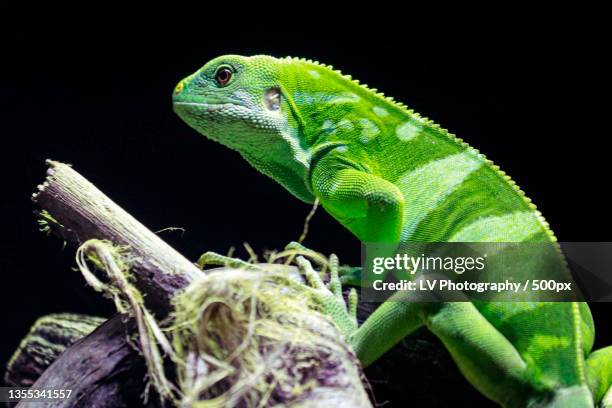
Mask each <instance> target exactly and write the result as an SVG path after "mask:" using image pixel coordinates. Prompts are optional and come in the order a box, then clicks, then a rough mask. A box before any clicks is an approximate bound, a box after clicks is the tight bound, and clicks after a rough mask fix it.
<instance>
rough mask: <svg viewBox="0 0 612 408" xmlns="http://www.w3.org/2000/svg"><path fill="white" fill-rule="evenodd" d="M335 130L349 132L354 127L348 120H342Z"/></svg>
mask: <svg viewBox="0 0 612 408" xmlns="http://www.w3.org/2000/svg"><path fill="white" fill-rule="evenodd" d="M336 128H337V129H342V130H346V131H347V132H350V131H351V130H353V129H354V128H355V126H353V124H352V123H351V121H350V120H348V119H342V120H341V121H340V122H338V125H337V126H336Z"/></svg>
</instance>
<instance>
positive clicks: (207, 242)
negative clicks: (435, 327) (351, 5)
mask: <svg viewBox="0 0 612 408" xmlns="http://www.w3.org/2000/svg"><path fill="white" fill-rule="evenodd" d="M222 6H223V7H221V10H220V11H219V10H212V9H203V10H201V11H200V10H192V9H186V8H183V9H176V10H168V11H167V12H164V15H163V16H161V18H160V16H157V17H155V18H154V17H150V16H145V15H141V14H138V13H136V14H134V15H131V16H130V17H127V16H126V15H125V14H124V11H123V10H116V11H113V12H111V13H108V14H107V13H102V12H100V11H87V12H84V13H83V14H82V15H80V16H77V15H75V16H74V17H70V18H66V19H65V21H64V20H61V21H60V20H59V19H55V18H51V17H50V16H49V18H47V16H45V15H44V13H43V14H41V15H39V16H38V17H37V18H35V19H34V18H32V16H31V15H30V14H23V12H22V13H21V14H6V13H5V14H4V15H3V17H4V18H7V19H9V20H10V19H13V18H14V19H15V21H13V22H14V23H15V24H13V25H11V26H6V25H5V26H4V29H5V30H4V31H5V32H4V33H3V35H2V41H3V51H2V53H3V62H2V70H3V71H4V72H3V73H2V76H1V77H0V83H1V88H0V92H1V93H0V115H1V117H2V121H1V122H0V129H1V130H0V132H1V143H0V152H2V164H3V166H2V167H3V170H2V177H1V178H0V190H1V193H0V194H2V196H1V197H2V199H1V201H0V205H1V206H2V213H1V214H2V229H1V233H0V240H1V246H0V260H1V266H0V268H1V269H0V272H1V277H0V301H1V302H2V304H1V305H0V311H1V313H2V323H3V324H2V326H1V327H2V329H1V335H0V362H1V363H3V364H4V363H5V362H6V360H7V359H8V358H9V357H10V354H11V353H12V351H13V350H14V349H15V347H16V346H17V345H18V342H19V340H20V339H21V338H22V336H23V335H24V334H25V333H26V332H27V330H28V328H29V326H30V325H31V323H32V322H33V321H34V320H35V319H36V318H37V317H39V316H41V315H44V314H47V313H51V312H79V313H89V314H98V315H106V316H108V315H110V314H111V313H112V312H113V307H112V305H111V304H110V303H109V302H108V301H106V300H103V299H101V297H100V296H99V295H97V294H96V293H94V292H93V291H92V290H91V289H89V288H87V287H85V284H84V281H83V279H82V278H81V277H80V275H79V273H77V272H75V271H74V270H72V268H73V267H74V264H75V263H74V248H71V247H68V248H63V247H62V242H60V241H59V240H58V239H57V238H55V237H47V236H45V235H44V234H42V233H40V232H38V227H37V225H36V222H35V217H34V216H33V215H32V211H33V209H34V206H33V204H32V203H31V202H30V195H31V193H32V192H33V191H34V188H35V186H36V185H37V184H39V183H40V182H42V180H43V177H44V171H45V166H44V159H46V158H53V159H56V160H61V161H65V162H68V163H71V164H73V165H74V167H75V168H76V169H77V170H78V171H80V172H81V173H82V174H83V175H85V176H86V177H88V178H89V179H90V180H91V181H92V182H94V183H95V184H96V185H97V186H98V187H99V188H100V189H102V191H104V192H105V193H106V194H107V195H109V196H110V197H111V198H113V199H114V200H115V201H116V202H117V203H118V204H119V205H121V206H123V207H124V208H125V209H126V210H127V211H129V212H130V213H131V214H133V215H134V216H135V217H136V218H137V219H139V220H140V221H142V222H143V223H144V224H145V225H146V226H148V227H150V228H151V229H152V230H160V229H162V228H165V227H170V226H174V227H183V228H185V230H186V231H185V232H184V233H181V232H163V233H161V235H162V237H163V238H164V239H166V240H167V241H169V242H170V243H171V244H172V245H174V246H175V247H176V248H177V249H179V250H180V251H181V252H182V253H183V254H185V255H186V256H187V257H189V258H190V259H196V258H197V256H198V255H199V254H200V253H202V252H204V251H206V250H214V251H218V252H226V251H227V249H228V248H229V247H230V246H237V247H240V246H241V243H242V242H243V241H247V242H249V243H250V244H251V245H252V246H253V247H254V249H255V250H256V251H258V252H261V251H262V250H263V249H265V248H280V247H282V246H284V245H285V244H286V243H287V242H289V241H291V240H295V239H296V238H297V237H298V236H299V234H300V232H301V228H302V224H303V219H304V217H305V215H306V214H307V213H308V211H309V209H310V208H309V206H308V205H306V204H303V203H301V202H298V201H297V200H296V199H295V198H293V197H292V196H291V195H289V194H288V193H287V192H286V191H285V190H283V188H282V187H280V185H277V184H276V183H275V182H273V181H272V180H270V179H268V178H266V177H265V176H263V175H261V174H259V173H258V172H257V171H255V170H254V169H253V168H251V167H250V166H249V165H248V164H247V163H246V162H245V161H243V160H242V159H241V158H240V157H239V156H238V155H237V154H236V153H234V152H231V151H229V150H227V149H225V148H223V147H222V146H220V145H217V144H215V143H213V142H211V141H209V140H206V139H205V138H204V137H202V136H200V135H198V134H196V133H195V131H193V130H191V129H190V128H189V127H187V125H185V124H183V123H182V122H181V121H180V120H179V119H178V117H176V116H175V115H174V114H173V112H172V109H171V104H170V95H171V92H172V89H173V87H174V85H175V84H176V83H177V82H178V80H180V79H181V78H182V77H184V76H186V75H188V74H190V73H191V72H193V71H194V70H196V69H197V68H199V67H200V66H201V65H203V64H204V63H205V62H207V61H208V60H209V59H211V58H213V57H215V56H218V55H221V54H228V53H237V54H246V55H251V54H256V53H266V54H271V55H274V56H285V55H293V56H301V57H307V58H312V59H316V60H319V61H321V62H325V63H327V64H332V65H334V66H335V67H337V68H339V69H342V70H343V72H345V73H350V74H352V75H353V77H355V78H358V79H360V80H361V82H363V83H367V84H369V85H370V86H372V87H376V88H378V89H380V90H382V91H384V92H385V93H387V94H389V95H392V96H394V97H395V98H396V99H398V100H400V101H402V102H405V103H406V104H408V105H409V106H411V107H412V108H414V109H415V110H417V111H418V112H421V113H422V114H424V115H425V116H428V117H430V118H432V119H434V120H435V121H437V122H439V123H441V124H442V125H443V126H444V127H446V128H448V129H450V130H451V131H452V132H453V133H456V134H458V135H459V136H460V137H462V138H464V139H465V140H466V141H468V142H469V143H470V144H471V145H473V146H475V147H477V148H479V149H480V150H481V151H482V152H483V153H485V154H486V155H487V156H488V157H489V158H490V159H492V160H494V161H495V162H496V163H497V164H499V165H500V166H501V167H502V168H503V169H504V170H505V171H506V172H507V173H509V174H510V175H511V176H512V177H513V178H514V180H515V181H516V182H517V183H518V184H519V185H520V186H521V187H522V189H523V190H524V191H525V192H526V193H527V195H528V196H529V197H531V198H532V199H533V200H534V202H535V203H536V204H537V205H538V207H539V209H540V210H541V211H542V212H543V214H544V215H545V217H546V218H547V220H548V221H549V222H550V224H551V226H552V228H553V230H554V231H555V232H556V234H557V237H558V238H559V239H560V240H562V241H606V240H610V235H609V232H608V231H609V226H610V225H609V224H610V223H609V221H608V220H609V213H608V210H609V202H608V200H607V199H606V195H607V193H608V192H609V183H610V181H609V178H608V175H609V174H610V171H609V166H610V162H609V158H608V149H607V147H606V143H607V141H608V139H609V137H610V131H609V128H610V127H609V125H608V124H607V123H606V121H607V119H608V117H609V114H608V112H605V114H602V113H601V112H597V111H596V108H597V107H598V106H600V105H598V104H599V102H598V101H597V100H596V97H597V95H598V93H599V92H600V89H601V88H602V87H603V82H604V79H605V77H604V75H603V74H604V72H605V69H604V67H603V60H604V55H605V54H609V44H607V45H606V47H605V48H604V44H605V43H606V41H607V40H605V38H604V34H605V31H606V30H605V27H603V26H602V25H601V22H600V21H598V18H597V15H598V13H597V11H586V10H576V9H572V10H565V11H562V12H560V13H558V11H559V10H554V11H553V10H547V11H545V12H538V13H536V12H535V11H534V10H529V9H527V10H501V11H495V12H493V11H491V12H490V13H484V12H483V11H482V10H480V11H479V13H476V12H472V11H467V12H465V13H462V14H459V13H455V11H453V12H449V11H447V12H438V11H421V10H417V9H415V8H411V7H407V9H406V10H402V11H401V12H397V13H394V12H393V10H389V9H386V10H383V12H382V13H380V15H378V13H376V11H381V10H370V9H363V10H361V12H360V15H353V16H348V15H344V14H342V13H339V14H337V15H334V16H332V15H331V14H330V12H329V10H327V9H323V11H325V12H321V13H314V15H313V16H312V18H311V19H308V18H305V19H304V21H303V22H301V21H300V22H296V21H293V20H292V18H293V17H295V15H296V14H297V13H298V12H294V13H293V16H292V18H286V17H284V16H283V17H281V16H279V15H277V14H276V11H275V10H272V9H263V8H262V9H260V11H263V12H262V13H255V12H254V13H253V14H248V15H247V16H242V17H243V18H245V19H246V18H248V21H249V22H250V23H242V22H240V21H239V20H238V19H237V18H235V17H236V16H235V15H234V13H235V12H236V10H235V9H237V8H239V7H240V6H238V4H237V3H236V4H233V3H232V4H230V3H228V4H226V5H222ZM375 6H376V5H372V8H375ZM464 11H465V10H464ZM249 13H250V11H249ZM393 14H397V16H396V17H397V18H393V17H390V15H393ZM306 244H307V245H308V246H310V247H313V248H315V249H317V250H320V251H322V252H326V253H329V252H331V251H335V252H337V253H338V254H339V256H340V259H341V260H342V261H344V262H347V263H357V262H358V260H359V244H358V242H357V240H356V239H355V238H353V237H352V236H351V235H350V234H349V233H348V232H347V231H345V230H344V229H343V228H342V227H341V226H340V225H339V224H337V223H336V222H335V221H334V220H332V219H331V218H330V217H329V216H328V215H327V214H326V213H324V211H319V212H318V213H317V215H316V216H315V218H314V220H313V222H312V225H311V232H310V235H309V237H308V239H307V241H306ZM238 253H239V254H243V252H241V251H239V252H238ZM593 309H594V315H595V321H596V325H597V333H598V334H597V339H596V341H597V346H601V345H604V344H605V345H607V344H610V343H612V330H611V329H610V328H609V327H610V324H609V322H610V319H609V317H607V313H606V312H609V310H610V307H609V305H607V304H599V305H594V307H593Z"/></svg>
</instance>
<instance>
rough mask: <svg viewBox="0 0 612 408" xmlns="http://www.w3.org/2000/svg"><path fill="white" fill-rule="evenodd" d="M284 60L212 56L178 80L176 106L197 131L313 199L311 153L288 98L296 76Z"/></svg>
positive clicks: (307, 198)
mask: <svg viewBox="0 0 612 408" xmlns="http://www.w3.org/2000/svg"><path fill="white" fill-rule="evenodd" d="M287 64H289V62H288V61H287V60H281V59H276V58H273V57H269V56H253V57H242V56H238V55H227V56H222V57H218V58H215V59H213V60H212V61H210V62H208V63H207V64H206V65H204V66H203V67H202V68H201V69H199V70H198V71H196V72H195V73H194V74H192V75H190V76H188V77H187V78H185V79H183V80H182V81H180V82H179V84H178V85H177V86H176V88H175V90H174V95H173V104H174V111H175V112H176V113H177V114H178V115H179V116H180V117H181V118H182V119H183V120H184V121H185V122H187V124H189V125H190V126H191V127H193V128H194V129H196V130H197V131H198V132H200V133H202V134H204V135H205V136H207V137H208V138H210V139H213V140H215V141H217V142H220V143H222V144H224V145H226V146H228V147H230V148H231V149H234V150H237V151H238V152H239V153H240V154H242V156H243V157H245V158H246V159H247V160H248V161H249V162H250V163H251V164H252V165H253V166H255V167H256V168H257V169H258V170H260V171H261V172H262V173H264V174H266V175H268V176H270V177H272V178H273V179H275V180H276V181H278V182H279V183H281V184H282V185H283V186H284V187H286V188H287V189H288V190H289V191H290V192H291V193H293V194H294V195H296V196H297V197H298V198H300V199H302V200H304V201H307V202H311V201H313V199H314V197H313V196H312V193H311V191H310V187H309V185H308V171H309V164H310V155H309V151H308V148H307V146H306V145H305V140H304V138H303V137H302V135H301V134H300V131H299V119H298V117H297V114H296V113H295V112H294V111H293V110H292V107H291V103H290V101H288V99H287V95H288V93H287V92H286V89H287V87H288V86H289V87H291V85H290V84H288V83H287V81H290V80H293V81H295V79H294V78H293V79H288V75H286V70H287ZM290 76H291V75H290ZM290 76H289V77H290Z"/></svg>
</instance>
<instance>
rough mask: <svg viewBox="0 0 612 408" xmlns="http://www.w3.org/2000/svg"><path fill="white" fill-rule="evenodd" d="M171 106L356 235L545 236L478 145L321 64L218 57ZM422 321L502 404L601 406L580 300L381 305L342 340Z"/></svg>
mask: <svg viewBox="0 0 612 408" xmlns="http://www.w3.org/2000/svg"><path fill="white" fill-rule="evenodd" d="M174 106H175V110H176V112H177V113H178V114H179V115H180V116H181V118H183V119H184V120H185V121H186V122H187V123H188V124H189V125H191V126H192V127H194V128H195V129H196V130H198V131H199V132H201V133H203V134H205V135H206V136H208V137H209V138H211V139H213V140H216V141H218V142H221V143H223V144H224V145H226V146H228V147H230V148H232V149H235V150H237V151H238V152H239V153H240V154H242V156H243V157H245V159H246V160H248V161H249V162H250V163H251V164H252V165H253V166H254V167H256V168H257V169H258V170H260V171H261V172H263V173H264V174H266V175H268V176H270V177H272V178H273V179H275V180H276V181H278V182H279V183H280V184H282V185H283V186H284V187H285V188H286V189H287V190H289V191H290V192H291V193H292V194H294V195H295V196H296V197H298V198H299V199H301V200H303V201H306V202H313V201H314V200H315V198H318V199H319V200H320V202H321V203H322V205H323V207H324V208H325V209H326V210H327V211H328V212H329V213H330V214H331V215H332V216H333V217H335V218H336V219H337V220H338V221H339V222H340V223H341V224H342V225H344V226H345V227H346V228H348V229H349V230H350V231H351V232H353V233H354V234H355V235H356V236H357V237H358V238H359V239H360V240H361V241H363V242H389V243H393V242H408V241H411V242H412V241H416V242H445V241H460V242H479V241H482V242H530V241H533V242H554V240H555V238H554V236H553V234H552V232H551V231H550V230H549V228H548V225H547V224H546V222H545V221H544V219H543V218H542V216H541V215H540V214H539V212H538V211H537V210H536V209H535V206H534V205H533V204H531V203H530V201H529V200H528V199H527V198H526V197H525V196H524V194H523V193H522V192H521V191H520V190H519V189H518V187H517V186H516V185H515V184H514V183H513V182H512V181H511V180H510V179H509V178H508V177H507V176H506V175H505V174H504V173H503V172H502V171H500V170H499V169H498V168H497V167H496V166H495V165H493V164H492V163H491V162H490V161H488V160H487V159H486V158H485V157H484V156H483V155H481V154H479V153H478V151H476V150H475V149H473V148H471V147H469V146H468V145H467V144H466V143H464V142H462V141H461V140H460V139H458V138H456V137H454V136H453V135H451V134H449V133H448V132H447V131H446V130H444V129H441V128H440V127H439V126H437V125H435V124H434V123H432V122H431V121H429V120H427V119H424V118H422V117H420V116H419V115H418V114H416V113H414V112H413V111H411V110H408V109H407V108H406V107H405V106H403V105H402V104H399V103H396V102H394V101H393V100H392V99H390V98H387V97H385V96H383V95H382V94H380V93H377V92H376V91H375V90H372V89H369V88H367V87H365V86H362V85H360V84H359V83H358V82H356V81H354V80H352V79H351V78H350V77H348V76H344V75H342V74H341V73H339V72H338V71H334V70H333V69H331V67H328V66H324V65H321V64H318V63H315V62H311V61H305V60H301V59H290V58H287V59H276V58H272V57H268V56H255V57H240V56H226V57H220V58H217V59H215V60H213V61H211V62H209V63H208V64H206V65H205V66H204V67H203V68H202V69H200V70H199V71H197V72H196V73H195V74H193V75H191V76H190V77H188V78H186V79H185V80H183V81H181V83H179V85H178V86H177V88H176V90H175V94H174ZM560 267H563V266H562V265H561V263H560ZM423 325H426V326H427V327H428V328H429V329H430V330H431V331H432V332H433V333H434V334H436V335H437V336H438V337H439V338H440V340H441V341H442V342H443V343H444V344H445V346H446V347H447V349H448V350H449V352H450V353H451V354H452V356H453V358H454V359H455V361H456V362H457V364H458V366H459V368H460V369H461V371H462V372H463V374H464V375H465V376H466V377H467V378H468V380H469V381H470V382H471V383H472V384H473V385H474V386H475V387H477V388H478V389H479V390H480V391H481V392H482V393H483V394H485V395H486V396H487V397H489V398H491V399H492V400H494V401H497V402H498V403H500V404H502V405H504V406H537V405H542V406H547V405H548V406H576V407H582V406H585V407H588V406H592V405H593V403H594V402H596V403H599V402H600V401H608V403H609V404H612V392H610V391H609V387H610V383H611V381H612V348H611V347H608V348H605V349H602V350H599V351H597V352H594V353H591V347H592V345H593V339H594V329H593V321H592V318H591V314H590V312H589V309H588V306H587V305H586V304H584V303H561V302H559V303H516V302H515V303H512V302H505V303H502V302H499V303H482V302H481V303H469V302H461V303H416V302H387V303H384V304H382V305H381V306H380V307H379V308H378V309H377V310H376V311H375V312H374V313H373V314H372V315H371V316H370V317H369V319H368V320H367V321H366V322H365V323H364V324H363V325H362V326H361V327H360V328H359V329H358V330H356V331H355V332H354V333H350V334H349V336H348V337H349V340H350V341H351V343H352V344H353V346H354V348H355V350H356V352H357V354H358V356H359V358H360V359H361V360H362V362H363V363H364V364H366V365H367V364H369V363H371V362H372V361H374V360H375V359H376V358H378V357H379V356H380V355H382V354H383V353H384V352H385V351H387V350H388V349H389V348H390V347H391V346H393V345H394V344H395V343H396V342H397V341H399V340H401V339H402V338H403V337H404V336H405V335H407V334H408V333H410V332H411V331H413V330H415V329H417V328H418V327H421V326H423ZM407 369H409V367H407ZM606 393H607V395H605V394H606Z"/></svg>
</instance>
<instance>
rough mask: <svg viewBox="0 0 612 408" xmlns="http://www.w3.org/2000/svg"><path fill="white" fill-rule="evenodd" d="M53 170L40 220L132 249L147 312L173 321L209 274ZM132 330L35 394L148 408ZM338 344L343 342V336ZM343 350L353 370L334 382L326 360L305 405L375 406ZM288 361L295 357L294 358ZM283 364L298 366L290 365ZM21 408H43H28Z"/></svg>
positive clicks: (83, 184)
mask: <svg viewBox="0 0 612 408" xmlns="http://www.w3.org/2000/svg"><path fill="white" fill-rule="evenodd" d="M47 163H48V164H49V167H50V168H49V171H48V177H47V180H46V181H45V183H44V184H42V185H41V186H39V192H38V193H36V194H34V195H33V200H34V202H36V203H37V204H38V205H39V206H40V207H41V208H42V211H41V212H40V213H39V214H40V216H41V217H42V218H43V220H44V221H45V222H46V223H47V224H48V227H49V228H50V229H51V230H52V231H53V232H55V233H57V234H58V235H60V236H61V237H62V238H64V239H65V240H67V241H70V242H74V243H77V244H81V243H83V242H85V241H87V240H89V239H93V238H95V239H100V240H108V241H111V242H112V243H113V244H115V245H117V244H118V245H123V246H125V248H126V251H129V252H130V259H134V261H133V262H132V263H131V265H132V267H131V269H130V272H131V276H132V277H133V283H134V284H135V286H136V287H137V288H138V290H139V291H140V292H141V293H142V294H143V295H144V297H145V302H146V306H147V307H148V308H149V309H151V310H152V311H154V312H155V313H156V314H157V315H158V316H166V315H167V314H168V312H170V311H171V300H172V298H173V296H174V295H175V294H176V293H177V291H179V290H181V289H184V288H185V287H186V286H187V285H188V284H189V283H190V282H192V281H193V280H194V279H195V278H196V277H198V276H201V274H202V271H200V270H199V269H198V268H197V267H196V266H195V265H193V264H192V263H191V262H189V261H188V260H187V259H185V258H184V257H183V256H182V255H180V254H179V253H178V252H177V251H175V250H174V249H173V248H171V247H170V246H168V245H167V244H166V243H164V242H163V241H162V240H161V239H160V238H159V237H158V236H156V235H155V234H154V233H152V232H151V231H149V230H148V229H146V228H145V227H144V226H143V225H142V224H140V223H139V222H138V221H136V220H135V219H134V218H133V217H132V216H130V215H129V214H128V213H127V212H125V211H124V210H123V209H121V208H120V207H119V206H117V205H116V204H115V203H114V202H112V201H111V200H110V199H109V198H108V197H106V196H105V195H104V194H103V193H102V192H100V191H99V190H98V189H97V188H96V187H95V186H94V185H93V184H91V183H90V182H88V181H87V180H86V179H85V178H83V177H82V176H81V175H79V174H78V173H77V172H76V171H74V170H73V169H71V168H70V167H69V166H67V165H65V164H62V163H58V162H54V161H47ZM276 266H278V265H276ZM315 320H316V319H315ZM322 322H323V321H322ZM133 326H134V325H133V322H131V321H130V322H128V323H127V324H126V323H124V322H123V321H122V319H121V316H115V317H114V318H112V319H110V320H108V321H106V322H105V323H104V324H103V325H101V326H100V327H98V328H97V329H96V330H95V331H94V332H93V333H91V334H89V335H88V336H86V337H84V338H83V339H82V340H79V341H77V342H76V343H75V344H73V345H72V346H70V347H68V348H67V349H66V350H65V351H64V352H63V353H62V354H61V355H60V356H59V357H58V358H57V359H56V360H55V361H54V362H53V363H52V364H51V365H50V366H49V368H47V369H46V370H45V371H44V373H43V374H42V375H41V376H40V377H39V378H38V380H37V381H36V382H35V383H34V385H33V388H53V389H71V390H73V398H71V399H70V400H57V401H49V402H47V403H46V404H45V406H47V407H65V408H68V407H109V408H111V407H123V406H130V407H136V406H142V404H141V403H140V399H139V398H140V396H141V394H142V392H143V390H144V385H145V379H144V374H145V367H144V361H143V359H142V358H141V357H140V356H139V355H138V353H137V352H136V351H135V350H134V349H133V348H132V347H131V346H130V345H129V344H128V342H127V335H128V334H129V333H134V327H133ZM315 326H317V325H315ZM332 338H335V339H338V341H339V342H341V337H340V335H339V334H338V335H337V336H336V335H334V336H332ZM343 347H344V350H345V352H346V353H347V355H346V357H341V355H336V356H335V357H336V358H338V357H341V358H340V360H338V361H342V362H343V363H341V364H345V363H344V362H346V364H347V365H346V367H350V368H349V369H348V371H347V370H344V369H338V371H337V374H331V372H329V371H327V369H326V368H325V361H324V360H325V359H324V360H321V361H320V362H319V363H320V368H321V370H323V371H321V372H318V371H315V372H314V374H316V375H319V376H322V377H320V378H321V380H327V379H329V382H326V383H325V384H329V385H322V386H321V387H318V388H316V389H314V390H313V391H312V393H311V396H310V397H309V399H308V401H302V403H304V404H305V405H307V406H317V404H318V403H319V402H322V403H326V402H330V401H334V406H336V405H337V406H338V407H340V406H364V407H365V406H369V401H368V399H367V398H357V396H358V395H360V394H361V395H365V394H363V393H364V390H363V389H362V388H361V387H359V386H357V387H356V388H354V384H353V388H351V387H350V386H349V385H348V383H347V379H348V378H355V375H357V376H358V375H359V373H360V372H361V371H360V369H359V366H358V362H357V360H356V358H355V357H354V355H352V353H351V352H350V350H349V348H348V347H347V346H346V345H344V346H343ZM271 350H272V351H274V353H276V354H273V355H271V356H270V357H271V358H277V357H278V355H277V351H275V350H276V348H274V347H273V348H272V349H271ZM274 356H276V357H274ZM285 358H286V359H288V360H291V359H292V358H294V357H292V356H290V355H287V356H285ZM284 364H285V365H286V366H287V367H293V366H294V364H291V361H286V362H284ZM346 367H345V368H346ZM349 372H350V373H351V374H349ZM335 376H338V377H335ZM336 380H337V381H339V383H338V384H336V383H335V382H334V381H336ZM322 384H323V383H322ZM357 384H359V379H358V378H357ZM289 395H292V394H291V393H290V394H289ZM152 399H153V400H154V398H152ZM355 401H359V404H356V403H355ZM17 406H18V407H20V408H22V407H30V406H32V407H36V406H40V405H39V403H33V402H25V401H24V402H21V403H19V404H18V405H17Z"/></svg>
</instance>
